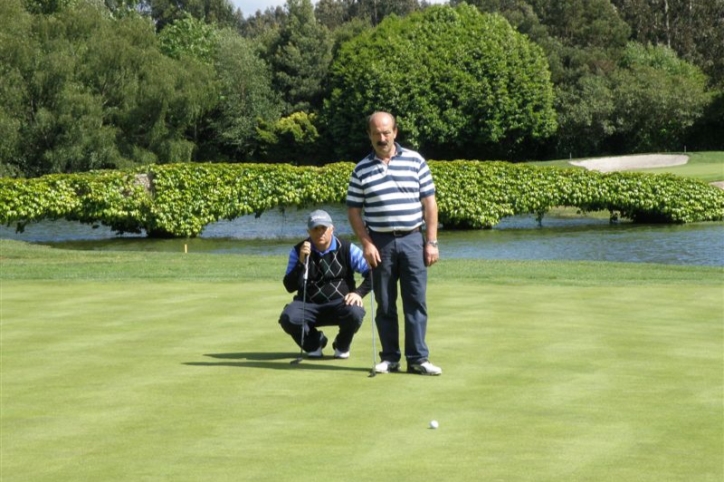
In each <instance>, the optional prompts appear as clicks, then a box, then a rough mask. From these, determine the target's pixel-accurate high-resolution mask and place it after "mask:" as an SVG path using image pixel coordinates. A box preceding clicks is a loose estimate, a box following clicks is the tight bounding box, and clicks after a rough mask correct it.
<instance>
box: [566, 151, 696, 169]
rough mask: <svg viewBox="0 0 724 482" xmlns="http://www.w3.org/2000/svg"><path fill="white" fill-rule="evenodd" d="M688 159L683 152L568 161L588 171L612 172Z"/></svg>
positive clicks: (665, 165)
mask: <svg viewBox="0 0 724 482" xmlns="http://www.w3.org/2000/svg"><path fill="white" fill-rule="evenodd" d="M688 161H689V156H686V155H683V154H642V155H637V156H618V157H599V158H596V159H587V160H583V161H570V164H572V165H574V166H579V167H583V168H586V169H588V170H589V171H600V172H613V171H626V170H628V169H651V168H656V167H668V166H680V165H682V164H686V163H687V162H688Z"/></svg>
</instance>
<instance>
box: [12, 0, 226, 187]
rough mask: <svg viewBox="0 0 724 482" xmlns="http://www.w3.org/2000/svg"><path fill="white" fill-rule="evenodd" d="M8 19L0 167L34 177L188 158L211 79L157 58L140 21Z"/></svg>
mask: <svg viewBox="0 0 724 482" xmlns="http://www.w3.org/2000/svg"><path fill="white" fill-rule="evenodd" d="M9 1H10V2H16V1H17V0H9ZM2 5H3V8H5V7H4V6H5V5H7V4H6V3H3V4H2ZM10 5H12V4H10ZM18 12H20V14H18ZM4 13H5V12H4ZM7 13H10V12H7ZM3 19H5V17H4V16H3ZM10 21H11V22H13V23H14V24H15V27H13V30H10V31H13V33H14V34H20V35H19V36H18V37H17V40H15V41H12V42H8V43H5V42H3V43H2V44H1V45H2V46H1V47H0V52H2V56H3V59H2V60H3V62H2V63H1V64H0V65H2V67H0V129H3V131H4V132H3V134H4V135H3V137H2V138H1V139H0V146H2V147H0V152H2V155H3V157H4V156H8V158H4V159H3V162H4V163H5V162H7V163H8V164H12V166H14V168H15V169H17V170H18V171H20V172H22V173H24V174H25V175H29V176H37V175H42V174H47V173H56V172H78V171H86V170H89V169H107V168H110V169H112V168H118V167H127V166H129V165H132V164H146V163H155V162H183V161H190V160H192V159H193V158H194V153H195V150H196V142H197V140H198V130H199V125H200V122H201V121H202V119H203V118H204V115H205V114H206V112H208V111H209V110H210V109H211V108H212V107H213V106H214V105H215V103H216V102H217V96H216V91H215V83H214V80H213V79H214V71H213V69H209V67H208V65H204V64H203V63H202V62H200V61H199V60H197V59H196V58H194V57H193V56H183V55H182V56H181V57H180V58H179V59H173V58H170V57H167V56H165V55H163V54H162V53H161V52H160V50H159V48H158V44H157V38H156V34H155V30H154V26H153V24H152V23H151V22H150V21H149V19H148V18H145V17H142V16H140V15H138V14H128V15H121V16H119V17H117V18H116V17H115V16H113V15H111V12H109V11H108V10H107V9H106V8H105V7H104V6H103V5H101V4H92V3H90V2H78V3H77V4H76V5H72V6H70V7H68V8H66V9H63V10H60V11H58V12H56V13H53V14H49V15H46V14H42V15H34V16H31V17H29V18H28V17H26V16H24V15H23V12H22V11H19V10H16V12H15V14H14V16H13V17H11V20H10ZM11 85H15V87H13V88H11V89H5V88H4V87H2V86H11ZM20 140H22V142H20Z"/></svg>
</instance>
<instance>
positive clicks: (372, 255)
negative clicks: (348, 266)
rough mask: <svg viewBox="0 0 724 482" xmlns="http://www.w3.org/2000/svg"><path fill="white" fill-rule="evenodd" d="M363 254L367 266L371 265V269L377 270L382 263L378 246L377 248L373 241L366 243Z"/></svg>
mask: <svg viewBox="0 0 724 482" xmlns="http://www.w3.org/2000/svg"><path fill="white" fill-rule="evenodd" d="M363 253H364V257H365V261H367V264H368V265H370V268H372V269H374V268H376V267H377V265H378V264H380V263H381V262H382V258H381V257H380V252H379V251H377V246H375V245H374V244H373V243H372V242H371V241H370V242H369V243H364V250H363Z"/></svg>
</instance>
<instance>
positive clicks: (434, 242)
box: [427, 240, 437, 248]
mask: <svg viewBox="0 0 724 482" xmlns="http://www.w3.org/2000/svg"><path fill="white" fill-rule="evenodd" d="M427 244H429V245H430V246H432V247H433V248H437V240H435V241H428V242H427Z"/></svg>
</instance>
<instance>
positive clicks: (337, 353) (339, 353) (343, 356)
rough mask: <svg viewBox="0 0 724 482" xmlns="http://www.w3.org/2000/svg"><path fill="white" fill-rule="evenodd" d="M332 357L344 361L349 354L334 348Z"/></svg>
mask: <svg viewBox="0 0 724 482" xmlns="http://www.w3.org/2000/svg"><path fill="white" fill-rule="evenodd" d="M334 357H335V358H341V359H342V360H346V359H347V358H349V352H348V351H339V350H337V349H336V348H335V349H334Z"/></svg>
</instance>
